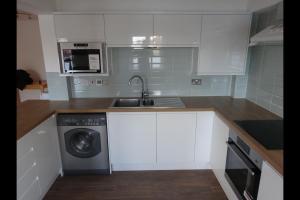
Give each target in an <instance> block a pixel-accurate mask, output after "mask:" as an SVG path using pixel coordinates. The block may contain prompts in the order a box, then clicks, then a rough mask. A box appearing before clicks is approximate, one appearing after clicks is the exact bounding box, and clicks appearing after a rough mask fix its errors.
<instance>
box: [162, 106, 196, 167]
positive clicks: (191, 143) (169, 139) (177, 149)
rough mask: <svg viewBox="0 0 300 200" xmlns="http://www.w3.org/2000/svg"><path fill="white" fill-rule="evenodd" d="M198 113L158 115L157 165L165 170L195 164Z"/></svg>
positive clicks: (166, 113) (163, 113) (165, 113)
mask: <svg viewBox="0 0 300 200" xmlns="http://www.w3.org/2000/svg"><path fill="white" fill-rule="evenodd" d="M195 141H196V112H159V113H157V163H158V165H160V166H161V168H163V169H182V168H185V169H186V168H189V167H190V166H191V165H193V164H194V163H195Z"/></svg>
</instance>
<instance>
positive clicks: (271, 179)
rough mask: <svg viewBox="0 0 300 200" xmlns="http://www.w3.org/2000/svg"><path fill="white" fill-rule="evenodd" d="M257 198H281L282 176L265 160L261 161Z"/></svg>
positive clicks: (262, 199)
mask: <svg viewBox="0 0 300 200" xmlns="http://www.w3.org/2000/svg"><path fill="white" fill-rule="evenodd" d="M257 199H258V200H268V199H272V200H283V177H282V176H281V175H280V174H279V173H278V172H277V171H275V170H274V169H273V168H272V167H271V166H270V165H269V164H268V163H267V162H265V161H264V162H263V166H262V171H261V177H260V183H259V189H258V196H257Z"/></svg>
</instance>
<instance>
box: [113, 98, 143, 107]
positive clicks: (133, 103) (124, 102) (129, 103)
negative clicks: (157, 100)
mask: <svg viewBox="0 0 300 200" xmlns="http://www.w3.org/2000/svg"><path fill="white" fill-rule="evenodd" d="M140 104H141V102H140V99H115V100H114V101H113V103H112V107H139V106H140Z"/></svg>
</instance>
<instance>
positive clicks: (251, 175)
mask: <svg viewBox="0 0 300 200" xmlns="http://www.w3.org/2000/svg"><path fill="white" fill-rule="evenodd" d="M227 144H228V149H227V158H226V167H225V178H226V179H227V181H228V182H229V184H230V185H231V187H232V189H233V191H234V192H235V193H236V195H237V196H238V197H239V199H243V200H255V199H256V198H257V192H258V186H259V180H260V170H259V168H257V167H256V166H255V165H254V164H253V163H252V162H251V161H250V160H249V159H248V157H247V156H246V155H245V154H244V153H243V152H242V151H241V150H240V149H239V148H238V146H237V145H236V144H235V143H234V142H233V141H230V140H229V141H228V142H227Z"/></svg>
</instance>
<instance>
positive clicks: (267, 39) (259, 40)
mask: <svg viewBox="0 0 300 200" xmlns="http://www.w3.org/2000/svg"><path fill="white" fill-rule="evenodd" d="M282 42H283V24H282V23H279V24H275V25H271V26H268V27H266V28H265V29H263V30H262V31H260V32H258V33H256V34H255V35H254V36H252V37H251V38H250V45H249V46H254V45H260V44H263V45H267V44H282Z"/></svg>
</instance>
